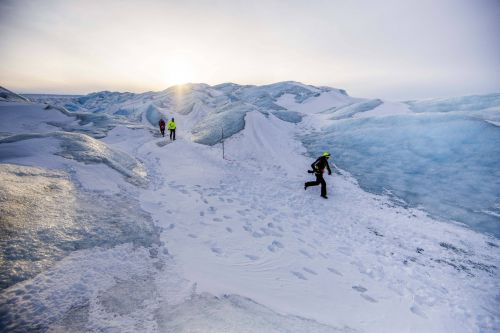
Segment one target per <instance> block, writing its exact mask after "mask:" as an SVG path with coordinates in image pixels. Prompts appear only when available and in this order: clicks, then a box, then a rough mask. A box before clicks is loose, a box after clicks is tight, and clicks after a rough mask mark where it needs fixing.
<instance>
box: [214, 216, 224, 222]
mask: <svg viewBox="0 0 500 333" xmlns="http://www.w3.org/2000/svg"><path fill="white" fill-rule="evenodd" d="M212 220H213V221H214V222H222V219H221V218H218V217H214V218H213V219H212Z"/></svg>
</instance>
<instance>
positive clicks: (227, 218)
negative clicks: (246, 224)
mask: <svg viewBox="0 0 500 333" xmlns="http://www.w3.org/2000/svg"><path fill="white" fill-rule="evenodd" d="M223 218H225V219H226V220H230V219H231V216H228V215H224V216H223Z"/></svg>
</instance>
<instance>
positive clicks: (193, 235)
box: [188, 234, 198, 238]
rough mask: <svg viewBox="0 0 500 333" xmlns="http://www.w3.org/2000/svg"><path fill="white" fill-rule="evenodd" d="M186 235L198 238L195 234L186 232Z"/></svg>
mask: <svg viewBox="0 0 500 333" xmlns="http://www.w3.org/2000/svg"><path fill="white" fill-rule="evenodd" d="M188 236H189V237H191V238H198V236H196V235H195V234H188Z"/></svg>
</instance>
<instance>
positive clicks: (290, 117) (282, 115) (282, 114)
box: [271, 111, 304, 124]
mask: <svg viewBox="0 0 500 333" xmlns="http://www.w3.org/2000/svg"><path fill="white" fill-rule="evenodd" d="M271 113H272V114H273V115H275V116H276V117H277V118H279V119H281V120H283V121H286V122H289V123H294V124H297V123H300V122H301V121H302V119H303V118H304V115H302V114H301V113H300V112H297V111H272V112H271Z"/></svg>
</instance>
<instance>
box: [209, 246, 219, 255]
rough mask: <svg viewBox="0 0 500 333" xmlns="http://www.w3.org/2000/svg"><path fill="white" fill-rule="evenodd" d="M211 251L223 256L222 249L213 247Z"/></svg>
mask: <svg viewBox="0 0 500 333" xmlns="http://www.w3.org/2000/svg"><path fill="white" fill-rule="evenodd" d="M210 250H212V252H213V253H215V254H222V249H221V248H218V247H211V248H210Z"/></svg>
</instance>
